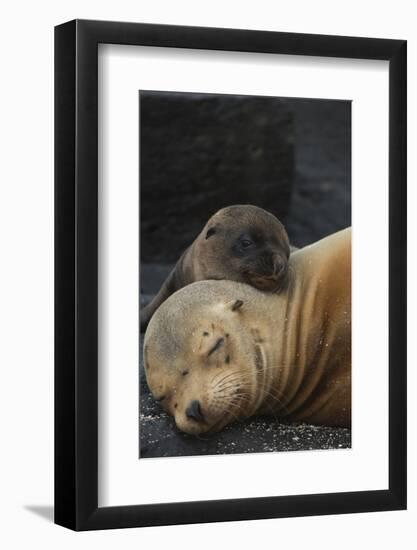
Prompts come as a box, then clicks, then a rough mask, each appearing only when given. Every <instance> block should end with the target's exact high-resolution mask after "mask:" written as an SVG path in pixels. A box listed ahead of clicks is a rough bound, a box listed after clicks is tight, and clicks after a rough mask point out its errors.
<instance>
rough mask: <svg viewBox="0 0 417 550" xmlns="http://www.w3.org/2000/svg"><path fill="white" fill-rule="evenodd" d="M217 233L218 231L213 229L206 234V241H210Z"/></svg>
mask: <svg viewBox="0 0 417 550" xmlns="http://www.w3.org/2000/svg"><path fill="white" fill-rule="evenodd" d="M215 233H216V230H215V229H214V227H211V228H210V229H209V230H208V231H207V233H206V239H209V238H210V237H211V236H212V235H214V234H215Z"/></svg>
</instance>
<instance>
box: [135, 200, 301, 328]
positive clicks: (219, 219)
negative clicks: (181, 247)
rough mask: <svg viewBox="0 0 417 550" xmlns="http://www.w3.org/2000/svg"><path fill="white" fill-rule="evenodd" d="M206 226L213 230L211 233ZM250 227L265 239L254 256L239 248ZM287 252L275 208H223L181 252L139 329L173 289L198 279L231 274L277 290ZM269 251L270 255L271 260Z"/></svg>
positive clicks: (232, 278)
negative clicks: (237, 246)
mask: <svg viewBox="0 0 417 550" xmlns="http://www.w3.org/2000/svg"><path fill="white" fill-rule="evenodd" d="M208 231H210V232H212V234H211V235H210V236H208V235H209V234H208ZM249 233H251V234H253V235H258V236H259V238H260V240H261V241H262V246H259V247H257V249H256V250H254V251H253V253H252V254H253V258H252V259H251V258H250V257H249V256H248V254H247V253H246V254H242V255H241V256H238V255H236V254H235V246H236V242H237V241H238V239H239V237H240V236H242V235H245V234H249ZM250 253H251V252H250V251H249V255H250ZM289 254H290V247H289V242H288V236H287V233H286V231H285V228H284V226H283V225H282V224H281V222H280V221H279V220H278V219H277V218H276V217H275V216H274V215H273V214H271V213H269V212H266V210H263V209H262V208H259V207H257V206H252V205H250V204H245V205H234V206H228V207H227V208H223V209H221V210H219V211H218V212H217V213H216V214H214V215H213V216H212V217H211V218H210V219H209V220H208V222H207V223H206V225H205V226H204V228H203V230H202V231H201V233H200V234H199V235H198V236H197V238H196V239H195V241H194V242H193V243H192V244H191V246H189V247H188V248H187V250H186V251H185V252H184V253H183V254H182V256H181V257H180V259H179V260H178V262H177V264H176V266H175V267H174V269H173V270H172V271H171V273H170V274H169V276H168V278H167V279H166V281H165V282H164V283H163V285H162V287H161V289H160V290H159V292H158V294H157V295H156V296H155V298H154V299H153V300H152V301H151V302H150V303H149V304H148V305H147V306H145V307H144V308H143V309H142V311H141V312H140V324H141V331H143V330H145V328H146V326H147V325H148V323H149V320H150V318H151V317H152V315H153V314H154V312H155V311H156V310H157V309H158V307H159V306H160V305H161V304H162V303H163V302H164V301H165V300H166V299H167V298H168V297H169V296H170V295H171V294H172V293H173V292H175V291H176V290H179V289H180V288H183V287H184V286H186V285H189V284H191V283H193V282H195V281H203V280H206V279H215V280H223V279H227V280H230V281H238V282H245V283H248V284H251V285H252V286H254V287H256V288H259V289H260V290H270V291H279V290H280V289H281V288H282V287H284V286H285V281H286V276H287V263H288V257H289ZM265 257H266V258H268V259H270V263H268V265H265V262H264V258H265Z"/></svg>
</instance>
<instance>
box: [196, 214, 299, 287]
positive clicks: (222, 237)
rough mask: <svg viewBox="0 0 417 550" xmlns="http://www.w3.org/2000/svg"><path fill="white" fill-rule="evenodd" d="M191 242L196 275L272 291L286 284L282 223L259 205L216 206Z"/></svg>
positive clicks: (286, 245)
mask: <svg viewBox="0 0 417 550" xmlns="http://www.w3.org/2000/svg"><path fill="white" fill-rule="evenodd" d="M195 246H196V255H195V257H196V258H197V261H198V262H200V279H228V280H232V281H238V282H243V283H248V284H250V285H251V286H254V287H255V288H257V289H259V290H266V291H275V292H277V291H280V290H282V289H283V288H285V287H286V285H287V282H288V258H289V255H290V245H289V240H288V235H287V232H286V231H285V228H284V226H283V225H282V223H281V222H280V221H279V220H278V219H277V218H276V217H275V216H274V215H273V214H271V213H270V212H267V211H266V210H263V209H262V208H259V207H257V206H252V205H249V204H247V205H234V206H228V207H227V208H223V209H221V210H219V211H218V212H217V213H216V214H214V215H213V216H212V217H211V218H210V219H209V221H208V222H207V224H206V225H205V227H204V229H203V231H202V232H201V233H200V235H199V237H198V238H197V240H196V244H195Z"/></svg>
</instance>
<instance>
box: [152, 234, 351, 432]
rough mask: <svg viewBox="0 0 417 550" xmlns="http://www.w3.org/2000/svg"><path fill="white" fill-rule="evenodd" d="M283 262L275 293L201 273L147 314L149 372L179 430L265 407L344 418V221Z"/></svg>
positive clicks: (347, 389) (347, 354)
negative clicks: (286, 274)
mask: <svg viewBox="0 0 417 550" xmlns="http://www.w3.org/2000/svg"><path fill="white" fill-rule="evenodd" d="M290 268H291V277H290V282H289V285H288V288H287V289H286V290H285V291H283V292H282V293H280V294H270V293H268V294H267V293H264V292H260V291H258V290H257V289H255V288H253V287H251V286H249V285H246V284H242V283H236V282H233V281H201V282H197V283H193V284H191V285H189V286H187V287H186V288H183V289H182V290H179V291H178V292H176V293H175V294H173V295H172V296H171V297H170V298H168V300H167V301H166V302H165V303H164V304H162V306H161V307H160V308H159V309H158V311H157V312H156V313H155V315H154V316H153V317H152V319H151V321H150V323H149V326H148V329H147V331H146V334H145V341H144V364H145V372H146V378H147V382H148V385H149V388H150V390H151V392H152V394H153V395H154V397H155V399H156V400H157V401H159V402H160V403H161V405H162V407H163V408H164V409H165V410H166V411H167V412H168V413H170V414H171V415H173V416H174V417H175V422H176V425H177V427H178V428H179V429H180V430H182V431H184V432H187V433H190V434H195V435H198V434H202V433H206V432H215V431H218V430H220V429H222V428H223V427H224V426H225V425H226V424H228V423H230V422H232V421H234V420H236V419H243V418H247V417H250V416H252V415H255V414H269V413H270V414H273V415H275V416H277V417H278V416H281V417H286V418H288V419H290V420H295V421H304V422H308V423H312V424H319V425H325V426H344V427H349V426H350V416H351V231H350V229H346V230H343V231H340V232H338V233H335V234H333V235H332V236H330V237H327V238H325V239H322V240H321V241H318V242H317V243H315V244H313V245H311V246H308V247H306V248H303V249H301V250H299V251H297V252H295V253H294V254H292V255H291V258H290Z"/></svg>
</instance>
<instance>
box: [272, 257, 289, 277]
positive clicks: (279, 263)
mask: <svg viewBox="0 0 417 550" xmlns="http://www.w3.org/2000/svg"><path fill="white" fill-rule="evenodd" d="M286 269H287V262H285V261H284V260H282V259H281V258H279V259H276V260H275V262H274V275H276V276H277V277H279V276H280V275H283V274H284V273H285V271H286Z"/></svg>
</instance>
